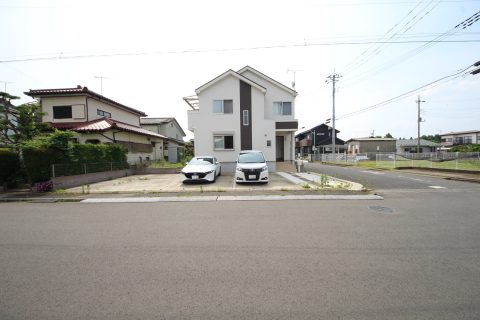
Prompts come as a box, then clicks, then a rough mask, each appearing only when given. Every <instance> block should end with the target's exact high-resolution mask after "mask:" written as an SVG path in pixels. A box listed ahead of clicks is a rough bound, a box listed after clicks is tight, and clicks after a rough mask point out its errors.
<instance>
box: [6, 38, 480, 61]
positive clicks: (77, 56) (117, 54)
mask: <svg viewBox="0 0 480 320" xmlns="http://www.w3.org/2000/svg"><path fill="white" fill-rule="evenodd" d="M478 42H480V39H465V40H429V41H426V40H405V41H401V40H399V41H336V42H318V43H301V44H284V45H282V44H280V45H271V46H256V47H243V48H217V49H204V50H201V49H195V50H177V51H175V50H173V51H146V52H115V53H104V54H72V55H63V53H59V54H57V55H52V56H46V57H33V58H15V57H13V58H10V59H3V60H0V63H15V62H30V61H49V60H72V59H89V58H110V57H129V56H145V55H171V54H195V53H221V52H234V51H248V50H266V49H284V48H301V47H315V46H342V45H365V44H381V43H388V44H405V43H478Z"/></svg>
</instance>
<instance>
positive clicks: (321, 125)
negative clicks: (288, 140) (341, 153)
mask: <svg viewBox="0 0 480 320" xmlns="http://www.w3.org/2000/svg"><path fill="white" fill-rule="evenodd" d="M323 126H325V127H327V128H330V129H329V130H331V128H332V127H331V126H329V125H327V124H325V123H321V124H317V125H315V126H312V127H309V128H306V129H302V130H299V131H297V132H296V133H295V137H297V136H300V135H303V134H305V133H307V132H310V131H312V130H313V129H315V128H320V127H323ZM335 132H336V133H337V132H340V130H337V129H335Z"/></svg>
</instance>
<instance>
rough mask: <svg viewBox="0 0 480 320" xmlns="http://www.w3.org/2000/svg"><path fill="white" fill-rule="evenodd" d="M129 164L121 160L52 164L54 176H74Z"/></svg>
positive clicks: (126, 166) (124, 166) (116, 168)
mask: <svg viewBox="0 0 480 320" xmlns="http://www.w3.org/2000/svg"><path fill="white" fill-rule="evenodd" d="M128 167H129V165H128V164H127V163H121V162H96V163H70V164H52V178H56V177H62V176H73V175H78V174H87V173H94V172H105V171H114V170H121V169H127V168H128Z"/></svg>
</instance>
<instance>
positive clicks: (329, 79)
mask: <svg viewBox="0 0 480 320" xmlns="http://www.w3.org/2000/svg"><path fill="white" fill-rule="evenodd" d="M341 77H342V76H341V75H339V74H337V73H335V70H333V74H332V75H330V76H328V77H327V80H326V81H325V82H326V83H330V82H331V83H332V153H333V154H335V152H336V146H335V140H336V139H335V82H337V81H338V78H341Z"/></svg>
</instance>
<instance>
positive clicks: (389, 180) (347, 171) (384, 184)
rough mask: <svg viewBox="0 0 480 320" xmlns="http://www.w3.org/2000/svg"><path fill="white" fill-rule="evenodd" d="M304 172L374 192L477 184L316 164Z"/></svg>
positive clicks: (461, 186) (307, 166)
mask: <svg viewBox="0 0 480 320" xmlns="http://www.w3.org/2000/svg"><path fill="white" fill-rule="evenodd" d="M305 170H307V171H312V172H318V173H324V174H327V175H329V176H333V177H337V178H340V179H346V180H351V181H354V182H358V183H361V184H363V185H364V186H366V187H367V188H368V189H372V190H376V191H380V192H381V191H392V190H418V189H435V188H439V187H440V188H447V189H472V188H477V189H478V188H479V187H480V185H479V184H475V183H465V182H459V181H454V180H446V179H442V178H438V177H432V176H427V175H417V174H411V173H405V172H402V171H399V170H394V171H388V170H381V171H380V170H368V169H362V168H358V167H340V166H332V165H325V164H321V163H318V162H314V163H308V164H306V165H305Z"/></svg>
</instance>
